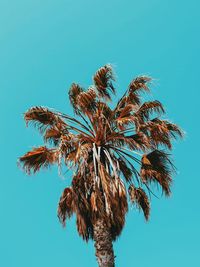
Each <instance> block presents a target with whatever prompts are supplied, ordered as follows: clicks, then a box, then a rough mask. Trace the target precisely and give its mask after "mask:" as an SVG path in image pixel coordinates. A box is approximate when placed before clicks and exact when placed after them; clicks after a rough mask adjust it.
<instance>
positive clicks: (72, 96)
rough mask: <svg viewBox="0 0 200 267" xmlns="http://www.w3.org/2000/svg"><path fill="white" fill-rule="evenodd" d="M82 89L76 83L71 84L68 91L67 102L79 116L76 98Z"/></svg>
mask: <svg viewBox="0 0 200 267" xmlns="http://www.w3.org/2000/svg"><path fill="white" fill-rule="evenodd" d="M82 92H84V89H83V88H82V87H81V86H80V85H79V84H77V83H73V84H72V85H71V87H70V89H69V100H70V103H71V105H72V107H73V109H74V112H75V113H76V114H79V108H78V96H79V94H80V93H82Z"/></svg>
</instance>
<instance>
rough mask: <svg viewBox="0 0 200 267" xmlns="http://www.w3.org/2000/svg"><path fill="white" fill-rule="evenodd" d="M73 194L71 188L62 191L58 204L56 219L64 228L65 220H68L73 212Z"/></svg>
mask: <svg viewBox="0 0 200 267" xmlns="http://www.w3.org/2000/svg"><path fill="white" fill-rule="evenodd" d="M73 199H74V192H73V190H72V188H71V187H67V188H65V189H64V191H63V193H62V196H61V197H60V201H59V203H58V210H57V214H58V218H59V220H60V222H61V223H62V224H63V226H65V221H66V219H67V218H70V217H71V216H72V214H73V213H74V212H75V209H74V200H73Z"/></svg>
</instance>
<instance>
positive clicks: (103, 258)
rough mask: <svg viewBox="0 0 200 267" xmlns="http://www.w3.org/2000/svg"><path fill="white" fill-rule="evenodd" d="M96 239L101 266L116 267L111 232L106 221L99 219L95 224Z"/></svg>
mask: <svg viewBox="0 0 200 267" xmlns="http://www.w3.org/2000/svg"><path fill="white" fill-rule="evenodd" d="M94 241H95V244H94V246H95V249H96V257H97V261H98V263H99V267H114V266H115V260H114V258H115V257H114V252H113V245H112V238H111V233H110V230H109V228H108V227H107V225H106V224H105V222H104V221H103V220H101V219H99V220H97V221H96V223H95V225H94Z"/></svg>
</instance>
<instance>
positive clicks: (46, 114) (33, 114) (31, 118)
mask: <svg viewBox="0 0 200 267" xmlns="http://www.w3.org/2000/svg"><path fill="white" fill-rule="evenodd" d="M24 119H25V121H26V123H27V124H28V123H29V122H32V123H33V124H34V126H36V127H37V128H38V129H39V130H40V131H41V132H43V131H45V130H46V129H47V128H48V127H50V126H53V125H55V124H60V125H63V126H66V123H65V122H64V121H63V120H62V119H61V118H60V117H59V116H58V115H56V114H55V113H54V112H53V111H51V110H49V109H48V108H44V107H37V106H36V107H33V108H31V109H29V110H28V111H27V112H26V113H25V114H24Z"/></svg>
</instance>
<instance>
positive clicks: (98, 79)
mask: <svg viewBox="0 0 200 267" xmlns="http://www.w3.org/2000/svg"><path fill="white" fill-rule="evenodd" d="M93 80H94V85H95V87H96V89H97V91H98V94H99V96H100V97H102V98H105V99H111V97H110V93H109V91H111V92H112V93H115V88H114V86H113V84H112V81H115V78H114V73H113V69H112V66H111V65H110V64H107V65H105V66H104V67H101V68H100V69H99V70H98V71H97V72H96V73H95V75H94V76H93Z"/></svg>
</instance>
